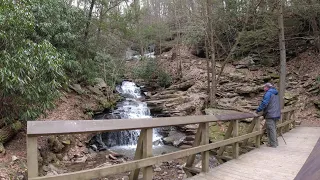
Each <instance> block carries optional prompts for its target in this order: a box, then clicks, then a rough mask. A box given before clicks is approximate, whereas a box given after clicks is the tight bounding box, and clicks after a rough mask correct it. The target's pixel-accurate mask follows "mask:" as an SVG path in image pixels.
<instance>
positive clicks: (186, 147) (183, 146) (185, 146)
mask: <svg viewBox="0 0 320 180" xmlns="http://www.w3.org/2000/svg"><path fill="white" fill-rule="evenodd" d="M180 148H181V149H189V148H192V146H191V145H181V146H180Z"/></svg>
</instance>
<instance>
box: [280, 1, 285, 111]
mask: <svg viewBox="0 0 320 180" xmlns="http://www.w3.org/2000/svg"><path fill="white" fill-rule="evenodd" d="M283 6H284V2H283V0H279V4H278V12H279V15H278V23H279V48H280V105H281V108H284V93H285V89H286V44H285V37H284V24H283Z"/></svg>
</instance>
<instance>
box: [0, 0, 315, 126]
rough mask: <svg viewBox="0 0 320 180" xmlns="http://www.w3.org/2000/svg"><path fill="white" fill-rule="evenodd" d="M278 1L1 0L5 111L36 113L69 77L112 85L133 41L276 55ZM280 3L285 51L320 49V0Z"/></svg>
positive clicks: (218, 53)
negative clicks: (98, 79) (94, 80)
mask: <svg viewBox="0 0 320 180" xmlns="http://www.w3.org/2000/svg"><path fill="white" fill-rule="evenodd" d="M279 2H280V1H279V0H19V1H16V0H1V1H0V119H6V120H9V121H6V122H12V121H13V120H30V119H35V118H36V117H38V116H39V115H40V114H42V113H43V112H44V111H45V110H46V109H48V108H51V107H52V106H53V100H54V99H56V98H57V97H58V96H59V94H60V90H61V89H63V88H66V87H67V86H68V84H69V83H70V82H77V83H87V84H90V83H93V82H92V81H93V79H94V78H96V77H100V78H103V79H104V80H105V81H106V82H107V83H108V84H109V85H110V86H114V85H115V83H116V82H118V81H119V80H121V78H122V77H123V74H124V72H125V69H124V66H123V63H124V57H125V51H126V50H127V49H128V48H131V49H133V50H135V51H137V52H139V53H141V54H143V53H145V52H146V51H147V50H148V47H149V46H150V45H152V44H155V45H156V48H155V51H156V54H161V52H163V51H165V50H168V49H171V48H173V47H175V46H179V45H187V46H189V47H191V48H192V49H191V50H192V51H193V52H194V54H196V55H198V56H200V57H205V54H206V53H208V54H209V56H210V57H214V58H216V59H217V60H226V59H227V60H228V61H230V60H238V59H241V58H243V57H247V56H252V57H254V60H256V61H258V62H259V63H260V64H262V65H273V64H275V63H278V62H279V53H280V51H279V37H278V34H279V26H278V16H279V12H280V11H279ZM283 3H284V6H283V9H284V11H283V16H284V30H285V37H286V38H285V41H286V44H287V47H286V49H287V57H288V58H290V57H293V56H296V55H297V54H299V53H301V52H303V51H305V50H306V49H308V48H313V49H315V50H317V51H319V49H320V42H319V41H320V39H319V26H320V1H318V0H285V1H283ZM205 45H207V48H206V47H205ZM213 73H215V72H213Z"/></svg>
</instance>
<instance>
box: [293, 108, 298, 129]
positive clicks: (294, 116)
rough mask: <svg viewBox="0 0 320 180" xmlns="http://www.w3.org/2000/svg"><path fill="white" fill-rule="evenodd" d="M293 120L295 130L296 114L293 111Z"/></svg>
mask: <svg viewBox="0 0 320 180" xmlns="http://www.w3.org/2000/svg"><path fill="white" fill-rule="evenodd" d="M292 119H293V120H294V121H293V122H292V127H293V128H296V120H297V119H296V114H295V111H292Z"/></svg>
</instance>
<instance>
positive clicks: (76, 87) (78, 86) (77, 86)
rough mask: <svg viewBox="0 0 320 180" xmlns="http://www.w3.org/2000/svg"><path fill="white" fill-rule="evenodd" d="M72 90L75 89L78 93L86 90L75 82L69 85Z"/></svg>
mask: <svg viewBox="0 0 320 180" xmlns="http://www.w3.org/2000/svg"><path fill="white" fill-rule="evenodd" d="M69 87H70V88H71V89H72V90H74V91H75V92H76V93H78V94H83V93H85V90H83V89H82V88H81V85H80V84H73V85H70V86H69Z"/></svg>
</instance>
